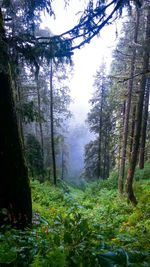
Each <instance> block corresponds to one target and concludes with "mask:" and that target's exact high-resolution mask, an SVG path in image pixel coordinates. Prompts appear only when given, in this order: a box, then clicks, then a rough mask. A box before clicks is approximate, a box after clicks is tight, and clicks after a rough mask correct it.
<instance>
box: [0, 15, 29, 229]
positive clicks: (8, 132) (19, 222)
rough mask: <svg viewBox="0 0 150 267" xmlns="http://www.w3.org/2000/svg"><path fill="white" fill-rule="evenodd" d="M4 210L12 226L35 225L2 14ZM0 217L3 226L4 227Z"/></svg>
mask: <svg viewBox="0 0 150 267" xmlns="http://www.w3.org/2000/svg"><path fill="white" fill-rule="evenodd" d="M0 209H1V210H2V211H3V210H4V209H6V211H7V215H8V223H11V224H12V225H13V226H15V227H17V228H24V227H26V226H28V225H29V224H30V223H31V221H32V204H31V190H30V185H29V179H28V171H27V167H26V164H25V160H24V155H23V151H22V144H21V139H20V135H19V131H18V125H17V117H16V112H15V105H14V99H13V92H12V84H11V73H10V67H9V58H8V52H7V42H6V39H5V32H4V27H3V18H2V13H1V10H0ZM3 219H4V216H3V215H2V214H1V215H0V224H1V225H2V224H3V223H4V220H3Z"/></svg>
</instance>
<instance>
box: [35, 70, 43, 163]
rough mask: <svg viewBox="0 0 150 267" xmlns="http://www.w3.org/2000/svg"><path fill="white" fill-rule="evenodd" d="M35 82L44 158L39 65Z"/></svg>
mask: <svg viewBox="0 0 150 267" xmlns="http://www.w3.org/2000/svg"><path fill="white" fill-rule="evenodd" d="M35 80H36V89H37V100H38V115H39V121H38V123H39V129H40V141H41V142H40V143H41V151H42V158H44V140H43V127H42V112H41V96H40V89H39V66H38V65H36V72H35Z"/></svg>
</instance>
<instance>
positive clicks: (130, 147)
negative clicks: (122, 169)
mask: <svg viewBox="0 0 150 267" xmlns="http://www.w3.org/2000/svg"><path fill="white" fill-rule="evenodd" d="M135 115H136V106H135V105H134V107H133V110H132V121H131V133H130V142H129V150H130V151H129V162H130V161H131V154H132V148H133V138H134V130H135Z"/></svg>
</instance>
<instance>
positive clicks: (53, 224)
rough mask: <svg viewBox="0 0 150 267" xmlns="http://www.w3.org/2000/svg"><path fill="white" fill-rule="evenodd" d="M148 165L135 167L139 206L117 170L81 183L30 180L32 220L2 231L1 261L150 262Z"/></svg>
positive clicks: (106, 266)
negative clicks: (122, 187) (121, 189)
mask: <svg viewBox="0 0 150 267" xmlns="http://www.w3.org/2000/svg"><path fill="white" fill-rule="evenodd" d="M149 170H150V168H148V167H147V168H145V169H144V170H143V171H137V173H136V180H137V181H136V182H135V184H134V189H135V192H136V196H137V199H138V205H137V206H136V207H133V206H132V205H131V204H129V203H127V201H126V196H121V197H120V196H118V193H117V190H116V185H117V181H116V176H115V175H114V174H112V177H111V178H110V179H108V180H105V181H99V182H93V183H91V184H86V185H83V186H82V188H77V187H75V186H71V185H68V184H66V183H65V182H60V183H59V185H58V186H57V187H54V186H52V185H51V184H50V183H49V182H46V183H44V184H40V183H39V182H38V181H37V180H34V181H32V183H31V185H32V198H33V210H34V216H33V218H34V220H33V226H32V228H29V229H26V230H25V231H18V230H14V229H13V230H12V229H8V231H6V232H5V233H1V234H0V244H1V246H0V266H20V267H23V266H26V267H27V266H31V267H42V266H43V267H46V266H47V267H48V266H50V267H65V266H66V267H68V266H70V267H73V266H76V267H78V266H79V267H82V266H89V267H90V266H91V267H96V266H102V267H113V266H116V267H124V266H135V267H136V266H137V267H140V266H143V267H144V266H147V267H148V266H150V253H149V252H150V179H148V178H150V177H148V176H149Z"/></svg>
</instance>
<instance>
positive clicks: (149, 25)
mask: <svg viewBox="0 0 150 267" xmlns="http://www.w3.org/2000/svg"><path fill="white" fill-rule="evenodd" d="M145 44H146V46H145V47H147V49H145V50H144V52H143V70H142V73H143V74H142V77H141V82H140V92H139V99H138V103H137V110H136V121H135V132H134V139H133V150H132V155H131V161H130V163H129V168H128V173H127V180H126V192H127V195H128V200H129V201H131V202H132V203H133V204H134V205H136V204H137V200H136V197H135V195H134V191H133V178H134V172H135V167H136V162H137V157H138V149H139V141H140V132H141V124H142V112H143V102H144V93H145V87H146V72H147V70H148V67H149V45H150V6H148V7H147V17H146V36H145Z"/></svg>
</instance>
